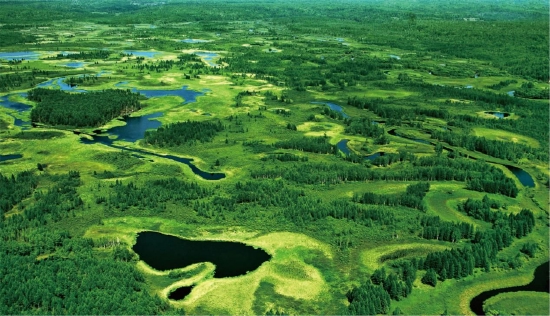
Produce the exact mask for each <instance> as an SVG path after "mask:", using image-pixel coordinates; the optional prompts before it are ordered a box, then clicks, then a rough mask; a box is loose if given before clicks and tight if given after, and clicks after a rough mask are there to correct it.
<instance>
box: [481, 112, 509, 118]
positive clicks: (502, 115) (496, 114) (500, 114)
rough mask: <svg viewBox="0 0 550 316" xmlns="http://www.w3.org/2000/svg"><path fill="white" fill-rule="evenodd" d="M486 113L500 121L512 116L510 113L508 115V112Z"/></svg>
mask: <svg viewBox="0 0 550 316" xmlns="http://www.w3.org/2000/svg"><path fill="white" fill-rule="evenodd" d="M485 113H486V114H490V115H494V116H496V117H498V118H499V119H503V118H505V117H508V116H510V113H506V112H495V111H487V112H485Z"/></svg>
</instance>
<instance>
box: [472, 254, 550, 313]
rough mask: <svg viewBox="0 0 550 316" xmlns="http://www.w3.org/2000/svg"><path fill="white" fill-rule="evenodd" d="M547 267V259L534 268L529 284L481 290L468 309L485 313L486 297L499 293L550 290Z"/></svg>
mask: <svg viewBox="0 0 550 316" xmlns="http://www.w3.org/2000/svg"><path fill="white" fill-rule="evenodd" d="M549 268H550V266H549V262H548V261H547V262H545V263H543V264H541V265H540V266H538V267H537V268H536V269H535V277H534V279H533V281H531V282H530V283H529V284H526V285H521V286H512V287H506V288H502V289H496V290H490V291H485V292H482V293H481V294H479V295H478V296H476V297H474V298H473V299H472V300H471V301H470V309H471V310H472V311H473V312H474V313H475V314H476V315H485V312H484V311H483V303H484V302H485V301H486V300H487V299H489V298H491V297H493V296H495V295H497V294H501V293H506V292H520V291H536V292H550V289H549V285H548V278H549V273H548V269H549ZM518 303H520V302H518Z"/></svg>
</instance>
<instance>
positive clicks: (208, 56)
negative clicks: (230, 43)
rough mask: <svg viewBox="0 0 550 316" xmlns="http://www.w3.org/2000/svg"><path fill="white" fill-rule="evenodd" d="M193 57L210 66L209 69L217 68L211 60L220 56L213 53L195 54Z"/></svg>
mask: <svg viewBox="0 0 550 316" xmlns="http://www.w3.org/2000/svg"><path fill="white" fill-rule="evenodd" d="M194 54H195V55H197V56H199V57H202V58H203V59H204V61H206V63H207V64H208V65H209V66H210V67H216V66H219V65H218V64H216V63H215V62H214V61H213V60H214V58H216V57H219V56H220V55H218V54H216V53H213V52H195V53H194Z"/></svg>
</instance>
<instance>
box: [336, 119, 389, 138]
mask: <svg viewBox="0 0 550 316" xmlns="http://www.w3.org/2000/svg"><path fill="white" fill-rule="evenodd" d="M345 123H346V125H347V126H346V129H345V132H346V133H347V134H352V135H362V136H365V137H371V138H377V137H380V136H383V135H384V134H385V131H384V128H382V127H380V126H378V124H374V123H373V122H372V120H371V119H368V118H366V117H361V118H352V119H350V120H346V122H345Z"/></svg>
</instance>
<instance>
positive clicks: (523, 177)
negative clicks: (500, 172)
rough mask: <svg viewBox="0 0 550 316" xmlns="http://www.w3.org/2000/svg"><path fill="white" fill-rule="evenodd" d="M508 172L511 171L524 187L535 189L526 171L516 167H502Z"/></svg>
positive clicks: (533, 182)
mask: <svg viewBox="0 0 550 316" xmlns="http://www.w3.org/2000/svg"><path fill="white" fill-rule="evenodd" d="M504 166H505V167H506V168H508V170H510V171H512V173H513V174H514V175H515V176H516V178H518V180H519V182H521V184H523V185H524V186H526V187H530V188H534V187H535V181H533V178H532V177H531V175H530V174H529V173H527V171H525V170H523V169H520V168H518V167H514V166H509V165H504Z"/></svg>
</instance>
